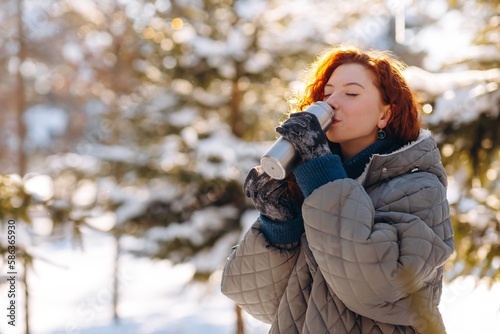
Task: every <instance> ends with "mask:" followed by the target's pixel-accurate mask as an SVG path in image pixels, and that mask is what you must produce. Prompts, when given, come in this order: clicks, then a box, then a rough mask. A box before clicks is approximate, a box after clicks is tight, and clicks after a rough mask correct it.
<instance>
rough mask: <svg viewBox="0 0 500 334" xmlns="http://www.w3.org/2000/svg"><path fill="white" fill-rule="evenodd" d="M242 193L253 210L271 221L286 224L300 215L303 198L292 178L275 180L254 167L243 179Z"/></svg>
mask: <svg viewBox="0 0 500 334" xmlns="http://www.w3.org/2000/svg"><path fill="white" fill-rule="evenodd" d="M243 191H244V192H245V195H246V196H247V197H248V198H250V199H251V200H252V201H253V203H254V205H255V208H256V209H257V210H259V211H260V213H262V214H263V215H264V216H266V217H268V218H270V219H271V220H274V221H278V222H286V221H290V220H292V219H295V218H297V217H298V216H299V215H300V214H301V212H300V211H301V210H300V206H301V204H302V202H303V201H304V198H303V195H302V192H301V191H300V188H298V186H297V183H296V181H295V178H294V177H293V176H292V177H291V178H290V177H289V178H287V179H284V180H275V179H273V178H272V177H270V176H269V175H267V174H266V173H265V172H264V171H263V170H262V169H261V168H260V166H258V167H254V168H252V169H251V170H250V172H249V173H248V175H247V177H246V179H245V183H244V184H243Z"/></svg>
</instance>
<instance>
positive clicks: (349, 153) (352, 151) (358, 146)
mask: <svg viewBox="0 0 500 334" xmlns="http://www.w3.org/2000/svg"><path fill="white" fill-rule="evenodd" d="M375 142H377V140H376V139H372V138H370V139H369V140H365V141H363V142H361V143H360V142H359V141H356V142H355V143H353V142H343V143H341V144H340V150H341V151H342V156H343V157H344V160H348V159H350V158H352V157H353V156H355V155H356V154H358V153H359V152H361V151H363V150H364V149H365V148H367V147H368V146H370V145H372V144H373V143H375Z"/></svg>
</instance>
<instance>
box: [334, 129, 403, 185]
mask: <svg viewBox="0 0 500 334" xmlns="http://www.w3.org/2000/svg"><path fill="white" fill-rule="evenodd" d="M401 146H402V144H401V143H399V142H397V141H393V140H390V139H387V138H386V139H382V140H377V141H376V142H375V143H373V144H371V145H370V146H368V147H367V148H365V149H364V150H363V151H361V152H359V153H358V154H356V155H354V156H353V157H351V158H350V159H347V160H345V159H344V157H343V156H342V150H341V149H340V145H339V144H337V143H332V142H330V149H331V151H332V153H333V154H337V155H338V156H340V159H341V160H342V165H343V166H344V169H345V171H346V173H347V176H348V177H349V178H351V179H357V178H358V177H359V176H360V175H361V174H362V173H363V171H364V170H365V168H366V165H367V164H368V163H369V162H370V158H371V157H372V156H373V155H374V154H388V153H391V152H393V151H395V150H397V149H398V148H400V147H401Z"/></svg>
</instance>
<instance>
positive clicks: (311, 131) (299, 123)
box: [276, 112, 331, 162]
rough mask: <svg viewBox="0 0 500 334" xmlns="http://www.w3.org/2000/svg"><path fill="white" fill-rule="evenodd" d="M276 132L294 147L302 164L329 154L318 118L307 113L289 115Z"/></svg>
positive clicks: (326, 141)
mask: <svg viewBox="0 0 500 334" xmlns="http://www.w3.org/2000/svg"><path fill="white" fill-rule="evenodd" d="M276 131H277V132H278V133H279V134H281V135H282V136H283V137H284V138H285V139H287V140H288V141H290V142H291V143H292V144H293V146H295V149H296V150H297V152H298V153H299V155H300V157H301V158H302V161H304V162H306V161H308V160H312V159H314V158H318V157H321V156H323V155H328V154H331V151H330V147H329V146H328V140H327V139H326V135H325V132H324V131H323V129H321V124H320V123H319V121H318V118H317V117H316V116H315V115H313V114H311V113H309V112H297V113H293V114H291V115H290V118H289V119H288V120H286V121H285V122H284V123H283V124H281V125H280V126H278V127H277V128H276Z"/></svg>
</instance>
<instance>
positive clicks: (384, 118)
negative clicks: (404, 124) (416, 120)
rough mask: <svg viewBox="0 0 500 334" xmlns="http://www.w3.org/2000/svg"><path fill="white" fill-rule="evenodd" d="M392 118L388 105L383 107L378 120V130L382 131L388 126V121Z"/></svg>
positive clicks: (390, 108)
mask: <svg viewBox="0 0 500 334" xmlns="http://www.w3.org/2000/svg"><path fill="white" fill-rule="evenodd" d="M391 116H392V107H391V106H390V105H387V106H384V109H383V111H382V113H381V114H380V118H379V120H378V124H377V125H378V128H379V129H383V128H385V127H386V126H387V124H389V120H390V119H391Z"/></svg>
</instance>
